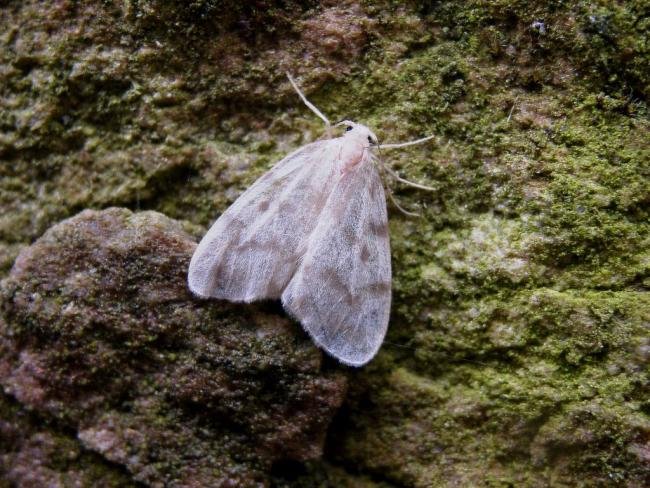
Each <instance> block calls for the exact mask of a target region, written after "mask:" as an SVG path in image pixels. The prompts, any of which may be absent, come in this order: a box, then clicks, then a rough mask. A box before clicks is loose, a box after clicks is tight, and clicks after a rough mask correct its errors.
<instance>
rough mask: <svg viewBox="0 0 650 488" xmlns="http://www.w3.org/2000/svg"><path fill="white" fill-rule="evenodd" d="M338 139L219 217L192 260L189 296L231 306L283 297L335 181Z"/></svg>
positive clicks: (291, 159)
mask: <svg viewBox="0 0 650 488" xmlns="http://www.w3.org/2000/svg"><path fill="white" fill-rule="evenodd" d="M335 141H336V140H329V141H317V142H314V143H312V144H308V145H306V146H304V147H303V148H301V149H299V150H297V151H295V152H294V153H292V154H290V155H289V156H287V157H286V158H284V159H283V160H282V161H280V162H279V163H277V164H276V165H275V166H274V167H273V168H272V169H270V170H269V171H268V172H267V173H265V174H264V175H262V176H261V177H260V178H259V179H258V180H257V181H256V182H255V183H253V185H251V187H250V188H249V189H248V190H246V191H245V192H244V193H243V194H242V195H241V196H240V197H239V198H238V199H237V200H236V201H235V202H234V203H233V204H232V205H231V206H230V207H229V208H228V209H227V210H226V211H225V212H224V213H223V214H222V215H221V216H220V217H219V218H218V219H217V221H216V222H215V223H214V224H213V225H212V227H211V228H210V230H209V231H208V233H207V234H206V235H205V237H203V239H202V240H201V242H200V243H199V245H198V247H197V248H196V250H195V252H194V255H193V256H192V260H191V262H190V267H189V271H188V285H189V288H190V290H191V291H192V292H193V293H194V294H196V295H198V296H201V297H213V298H220V299H226V300H230V301H235V302H251V301H254V300H260V299H265V298H280V295H281V293H282V290H283V289H284V288H285V287H286V285H287V283H288V282H289V280H290V279H291V276H292V275H293V274H294V273H295V271H296V269H297V267H298V262H299V259H300V256H301V255H302V254H303V253H304V250H305V243H306V240H307V238H308V237H309V235H310V234H311V232H312V230H313V228H314V226H315V225H316V221H317V219H318V215H319V214H320V213H321V211H322V209H323V206H324V205H325V202H326V200H327V196H328V194H329V192H330V191H331V189H332V187H333V186H334V184H335V182H336V175H337V174H338V173H339V170H338V169H337V168H336V167H335V166H336V161H338V144H337V143H336V142H335Z"/></svg>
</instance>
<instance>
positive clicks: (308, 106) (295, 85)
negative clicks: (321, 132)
mask: <svg viewBox="0 0 650 488" xmlns="http://www.w3.org/2000/svg"><path fill="white" fill-rule="evenodd" d="M285 74H286V75H287V78H289V82H290V83H291V86H293V89H294V90H296V92H297V93H298V96H299V97H300V99H301V100H302V101H303V103H304V104H305V105H307V108H309V110H311V111H312V112H314V113H315V114H316V115H317V116H318V117H319V118H320V119H321V120H322V121H323V122H325V125H326V126H327V133H328V135H329V133H330V127H331V126H332V124H331V123H330V121H329V119H328V118H327V117H325V115H324V114H323V112H321V111H320V110H318V108H317V107H316V105H314V104H313V103H311V102H310V101H309V100H307V97H306V96H305V95H304V94H303V93H302V91H300V88H298V85H297V84H296V82H295V81H294V79H293V77H292V76H291V75H290V74H289V72H288V71H286V72H285Z"/></svg>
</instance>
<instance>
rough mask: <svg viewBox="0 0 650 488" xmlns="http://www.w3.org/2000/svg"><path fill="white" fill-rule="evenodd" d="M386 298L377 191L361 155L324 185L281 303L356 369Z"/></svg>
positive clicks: (379, 335)
mask: <svg viewBox="0 0 650 488" xmlns="http://www.w3.org/2000/svg"><path fill="white" fill-rule="evenodd" d="M390 302H391V264H390V246H389V240H388V219H387V214H386V200H385V195H384V188H383V185H382V182H381V178H380V177H379V173H378V172H377V169H376V168H375V167H374V166H373V164H372V163H371V161H370V159H369V158H365V159H364V161H362V162H361V163H359V164H358V165H357V167H355V168H353V169H352V170H350V171H349V172H348V173H346V174H344V175H343V176H341V178H340V179H339V181H338V182H337V184H336V186H335V187H334V189H333V190H332V193H331V194H330V196H329V198H328V200H327V203H326V204H325V207H324V209H323V212H322V213H321V215H320V217H319V219H318V224H317V225H316V228H315V229H314V232H313V234H312V235H311V237H310V239H309V242H308V247H307V252H306V254H305V256H304V257H303V259H302V262H301V265H300V268H298V271H297V272H296V274H295V275H294V277H293V278H292V279H291V281H290V282H289V284H288V286H287V288H286V290H285V291H284V293H283V294H282V303H283V305H284V307H285V309H286V310H287V311H288V312H289V313H291V314H292V315H293V316H295V317H296V318H297V319H298V320H299V321H300V322H301V323H302V325H303V327H304V328H305V330H306V331H307V332H308V333H309V334H310V335H311V337H312V338H313V340H314V341H315V342H316V343H317V344H318V345H319V346H320V347H322V348H323V349H325V350H326V351H327V352H328V353H329V354H331V355H332V356H334V357H336V358H337V359H338V360H339V361H341V362H342V363H345V364H348V365H351V366H361V365H363V364H365V363H367V362H368V361H370V359H372V357H373V356H374V355H375V354H376V353H377V351H378V349H379V347H380V346H381V343H382V341H383V339H384V336H385V335H386V329H387V327H388V319H389V315H390Z"/></svg>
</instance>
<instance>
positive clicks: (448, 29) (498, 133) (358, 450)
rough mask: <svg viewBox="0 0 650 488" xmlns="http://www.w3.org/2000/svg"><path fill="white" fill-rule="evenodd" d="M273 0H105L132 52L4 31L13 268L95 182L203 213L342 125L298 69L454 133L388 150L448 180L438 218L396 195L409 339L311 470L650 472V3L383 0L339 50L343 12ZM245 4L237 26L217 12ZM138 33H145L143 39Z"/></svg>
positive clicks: (517, 474)
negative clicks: (13, 40)
mask: <svg viewBox="0 0 650 488" xmlns="http://www.w3.org/2000/svg"><path fill="white" fill-rule="evenodd" d="M271 3H273V2H269V5H268V6H269V8H266V9H258V10H256V8H254V7H251V6H239V7H237V6H235V8H234V9H233V10H232V11H230V12H225V13H224V12H218V13H217V14H216V13H215V8H216V7H215V5H216V4H215V3H214V2H208V1H206V2H193V3H192V4H191V5H188V6H186V7H184V8H177V7H168V6H164V5H161V4H159V2H129V3H128V4H126V6H125V7H124V11H123V12H120V11H118V10H110V9H108V7H106V9H107V10H106V11H104V12H103V15H104V16H107V17H104V18H115V19H120V20H124V21H125V22H115V24H116V25H123V27H120V28H118V27H116V28H115V31H116V32H115V33H114V34H113V35H108V34H101V35H99V39H100V40H101V43H104V44H108V45H111V46H112V48H113V50H112V51H107V52H108V53H109V54H105V55H103V56H102V55H100V54H101V53H98V54H92V53H90V54H88V53H87V51H80V50H79V44H75V43H73V42H71V39H69V38H68V40H67V41H66V40H65V39H63V40H59V41H58V42H57V43H56V44H55V47H56V49H55V51H54V52H49V51H45V50H39V49H38V46H36V48H35V49H34V50H33V51H34V52H32V53H30V54H24V53H12V52H10V51H7V52H5V53H4V54H3V56H4V60H5V62H6V63H7V65H11V66H12V67H11V68H10V69H7V70H5V71H3V72H2V73H1V74H0V76H2V81H3V82H4V83H5V86H7V87H8V89H9V90H11V91H12V93H13V94H14V96H15V103H16V107H18V108H17V109H15V110H13V111H7V112H6V113H4V114H2V115H0V118H1V119H0V123H1V124H2V125H3V127H9V128H10V129H11V130H8V131H7V132H6V133H5V134H3V136H2V138H1V139H0V152H1V154H2V155H3V156H5V157H6V158H8V159H9V160H10V161H11V164H10V165H8V166H6V167H3V168H2V169H0V171H1V172H2V180H1V182H0V184H1V185H2V187H1V189H2V191H1V192H0V194H1V195H2V197H0V198H1V199H2V200H1V202H0V203H1V204H2V206H3V209H5V212H4V213H3V215H2V217H0V240H1V241H2V245H3V251H2V254H0V256H1V257H2V263H4V265H3V269H6V268H7V266H8V265H9V263H10V261H11V259H12V257H13V256H14V255H15V253H16V252H17V249H18V248H19V247H20V246H21V245H24V244H25V243H27V242H29V241H30V240H32V239H34V238H35V237H36V236H38V235H40V234H41V233H42V232H43V231H44V230H45V229H46V228H47V227H48V226H50V225H51V224H52V223H53V222H54V221H56V220H58V219H60V218H62V217H66V216H68V215H71V214H72V213H74V212H76V211H77V210H79V209H81V208H84V207H88V206H95V207H104V206H108V205H114V204H119V205H124V206H128V207H130V208H132V209H149V208H151V209H157V210H160V211H163V212H165V213H166V214H167V215H169V216H171V217H174V218H178V219H184V220H187V221H191V222H192V223H193V227H192V231H193V233H195V234H196V235H200V234H201V230H200V229H201V228H202V227H203V226H206V225H208V224H209V223H210V222H211V221H212V220H213V219H214V218H215V217H216V215H218V214H219V213H220V212H221V211H223V210H224V209H225V208H226V207H227V206H228V205H229V204H230V203H231V202H232V201H233V200H234V198H236V196H237V195H238V194H239V193H240V192H241V191H242V190H243V189H244V188H245V187H246V186H248V185H249V184H250V183H251V182H252V181H254V179H255V178H256V177H258V176H259V175H260V174H262V173H263V172H264V171H265V170H266V169H268V168H269V167H270V166H271V165H272V164H273V163H274V162H275V161H277V160H279V159H280V158H281V157H282V156H283V155H285V154H287V153H288V152H289V151H290V150H292V149H295V148H296V147H298V146H300V145H301V144H303V143H305V142H307V141H309V140H313V139H315V138H316V137H319V136H320V135H321V134H322V125H321V124H320V121H318V120H317V119H315V117H313V116H312V115H311V114H310V113H309V112H308V110H307V109H306V108H304V107H303V106H302V105H301V104H300V102H299V100H298V99H297V97H296V96H295V94H293V93H292V92H291V90H290V89H289V87H288V85H287V84H286V82H285V81H284V74H283V72H284V70H285V69H289V70H291V71H292V72H293V73H294V74H298V75H300V81H301V84H302V86H304V87H305V89H306V91H307V94H308V96H309V97H310V98H311V99H312V100H313V101H314V102H315V103H316V104H317V105H318V106H319V107H320V108H321V109H322V110H323V111H324V112H325V113H326V114H327V115H328V116H329V117H330V118H331V119H332V120H338V119H341V118H343V117H346V118H352V119H355V120H359V121H360V122H363V123H366V124H368V125H370V126H371V127H372V128H373V129H374V130H375V132H376V133H377V134H378V136H379V138H380V140H382V141H397V140H406V139H410V138H415V137H418V136H421V135H425V134H434V135H435V136H436V138H435V139H434V141H433V142H432V143H430V144H428V145H423V146H418V147H414V148H411V149H409V150H405V151H403V152H400V153H397V152H390V153H389V152H386V153H385V154H383V157H384V159H386V161H387V162H389V163H390V164H392V165H393V166H394V167H395V168H397V169H398V170H399V171H400V172H401V173H402V174H403V175H404V176H407V177H408V178H409V179H413V180H416V181H420V182H422V183H425V184H427V185H430V186H433V187H434V188H435V189H436V191H435V192H433V193H426V192H420V191H417V190H413V189H407V188H403V187H400V186H397V187H396V189H395V190H396V193H397V197H398V199H399V200H400V202H401V203H402V204H403V205H404V206H406V207H408V208H411V209H416V210H419V211H420V212H421V213H422V217H421V218H418V219H408V218H406V217H404V216H402V215H401V214H399V213H398V212H396V211H394V209H393V208H392V207H390V206H389V208H390V213H391V223H390V228H391V237H392V256H393V269H394V283H393V290H394V301H393V307H392V322H391V327H390V330H389V335H388V338H387V341H386V344H385V345H384V346H383V348H382V351H381V353H380V355H379V356H378V358H377V359H375V360H374V361H373V363H371V365H370V366H368V367H367V368H366V369H364V370H362V371H360V372H358V373H356V375H355V381H353V382H352V384H353V389H352V392H351V394H350V400H349V403H348V405H347V407H346V410H345V413H346V414H347V415H342V417H345V418H341V419H339V421H338V423H337V424H336V425H335V426H334V428H333V433H332V438H331V439H330V441H329V444H328V445H329V448H328V449H327V451H326V452H327V456H326V457H327V462H325V463H323V464H322V465H317V466H308V467H306V468H305V467H303V468H301V469H304V471H303V472H302V474H301V475H300V477H299V478H300V479H299V480H298V481H296V480H293V481H295V482H296V483H298V482H299V481H300V482H302V483H307V486H309V481H314V482H315V481H316V480H319V482H322V483H324V484H326V483H327V480H329V481H330V482H331V480H333V479H334V480H338V481H337V482H336V483H334V482H332V483H331V484H335V485H342V484H343V482H341V481H340V480H341V479H343V478H345V479H348V480H352V481H350V482H351V483H352V484H353V485H354V483H355V482H358V483H361V484H362V485H363V484H364V483H371V482H370V481H368V479H371V480H372V484H374V483H378V484H384V483H385V484H388V485H390V484H402V485H408V486H432V485H433V486H445V485H452V484H456V485H466V486H540V485H548V484H552V485H553V486H607V485H612V484H628V485H629V486H634V485H635V484H638V485H641V484H643V480H644V479H645V478H646V477H647V475H648V471H650V467H648V461H647V454H645V457H644V452H646V451H644V450H643V449H644V447H643V442H644V441H643V438H644V436H647V432H648V430H649V429H650V425H649V420H648V412H649V411H650V410H649V409H648V406H647V400H644V397H643V393H642V392H643V390H642V388H643V382H644V380H645V376H644V375H645V374H646V373H647V372H646V371H645V369H644V366H643V365H644V362H645V361H647V347H648V345H647V338H646V336H647V330H646V329H645V327H647V323H648V320H650V319H649V317H648V315H647V313H648V312H647V311H648V309H649V308H650V306H649V305H650V304H649V303H648V299H647V290H648V288H649V287H650V254H649V251H648V250H649V249H650V233H649V230H650V229H649V227H650V224H648V222H649V217H650V215H649V214H648V208H649V205H648V202H649V197H648V195H650V174H649V169H648V160H649V159H650V146H649V143H648V141H649V140H650V138H649V134H650V130H649V129H650V123H649V122H648V118H647V114H648V111H647V101H648V96H649V95H650V91H649V90H650V85H648V80H649V79H650V64H649V63H650V61H649V60H650V56H649V55H648V45H647V40H646V38H647V35H646V32H647V30H648V22H649V21H648V13H647V7H646V6H645V4H644V3H643V2H642V1H628V2H619V3H615V2H606V1H598V2H595V3H594V2H586V1H582V0H575V1H570V2H567V1H559V0H558V1H551V2H538V1H534V2H524V1H520V0H500V1H496V2H484V1H478V0H476V1H469V2H456V1H443V2H437V1H436V2H432V1H422V2H406V3H405V2H392V1H370V0H367V1H363V2H360V5H361V9H360V10H358V11H355V12H354V15H353V16H350V17H346V25H349V26H350V28H349V29H348V30H346V31H345V32H346V36H347V38H353V41H349V39H348V41H346V42H351V43H352V44H346V43H345V42H344V41H340V44H337V46H338V47H337V49H336V50H334V54H331V53H330V52H327V51H317V50H316V49H317V48H314V47H310V46H311V45H309V44H306V42H307V41H306V40H305V39H304V38H302V37H300V36H301V35H302V33H303V32H304V29H305V24H303V20H305V19H314V18H317V16H318V15H319V14H320V13H321V12H322V10H319V9H314V10H311V11H309V10H308V11H306V10H300V9H299V10H292V9H291V6H292V5H293V4H292V3H291V2H288V3H286V8H284V7H282V4H277V5H276V4H273V5H270V4H271ZM265 5H266V4H265ZM323 8H326V7H323ZM291 12H293V13H291ZM337 15H339V16H342V15H344V14H342V13H340V12H338V13H337ZM111 16H114V17H111ZM224 16H225V17H224ZM242 16H243V18H245V20H246V22H247V24H246V25H245V26H244V27H243V28H242V30H240V29H239V28H238V27H237V28H235V27H232V26H233V25H234V24H233V19H234V18H240V17H242ZM224 18H225V19H226V20H227V22H225V23H224V25H229V26H230V27H232V29H231V30H228V29H230V27H228V28H224V29H225V30H219V29H212V28H211V26H212V24H211V22H214V21H215V19H224ZM161 19H162V20H164V21H162V22H161ZM355 22H359V23H358V24H356V23H355ZM357 25H361V26H362V28H361V30H362V31H363V36H359V37H358V39H359V40H357V38H356V37H354V36H353V35H352V34H353V29H352V27H354V26H357ZM170 26H176V27H170ZM246 26H248V27H246ZM311 28H312V29H316V27H313V26H312V27H311ZM120 29H122V30H120ZM321 33H322V32H321ZM226 34H227V35H226ZM10 35H16V33H15V32H14V34H11V33H9V34H6V36H10ZM105 36H108V37H105ZM113 36H114V37H113ZM119 36H134V37H135V38H136V39H143V40H144V41H143V42H142V44H141V45H139V47H138V49H137V50H133V51H132V52H123V51H121V49H123V48H122V47H120V46H121V44H120V43H119V42H118V37H119ZM346 36H344V37H346ZM77 42H81V41H77ZM94 42H95V44H99V42H98V41H94ZM156 42H159V43H160V46H159V47H158V48H155V47H152V46H155V45H156ZM111 43H112V44H111ZM276 43H277V44H276ZM269 45H273V46H274V47H273V49H274V50H273V52H271V51H269V50H267V48H266V46H269ZM81 52H84V53H86V54H84V55H81V54H80V53H81ZM278 53H280V54H278ZM305 53H308V54H309V55H310V56H305ZM61 60H62V61H61ZM125 60H131V61H132V62H131V63H125V62H124V61H125ZM73 65H74V66H76V68H75V72H74V76H72V77H71V78H70V77H68V76H67V73H68V71H69V69H70V68H71V66H73ZM127 66H130V68H127ZM134 66H135V68H133V67H134ZM215 66H219V69H216V68H215ZM125 80H128V82H126V81H125ZM76 92H78V93H81V94H82V95H83V96H82V97H80V100H79V104H78V105H77V106H75V107H74V108H73V110H72V111H70V110H68V109H65V108H64V107H66V106H67V102H66V100H67V98H66V97H67V96H68V95H69V94H70V93H76ZM37 102H38V103H37ZM27 121H28V122H27ZM0 265H1V264H0ZM136 269H137V266H136V265H134V268H133V271H134V272H136ZM251 347H252V350H251V351H252V352H255V351H260V350H262V351H263V348H264V345H263V344H258V343H255V344H253V345H252V346H251ZM258 348H261V349H258ZM242 360H243V359H242ZM644 402H645V403H644ZM280 471H282V470H280ZM351 473H355V476H353V475H352V474H351ZM356 474H359V476H360V477H359V478H358V479H357V478H356ZM287 476H288V475H287V474H286V473H279V474H278V476H277V480H276V481H277V482H278V484H282V482H283V480H284V481H286V482H287V483H289V481H291V480H289V481H287V479H288V478H287ZM289 478H290V477H289Z"/></svg>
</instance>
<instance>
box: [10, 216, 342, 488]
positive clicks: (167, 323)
mask: <svg viewBox="0 0 650 488" xmlns="http://www.w3.org/2000/svg"><path fill="white" fill-rule="evenodd" d="M194 247H195V243H194V241H193V240H192V239H191V238H190V237H189V235H188V234H186V233H185V232H184V231H183V230H182V229H181V228H180V226H179V225H178V224H177V223H176V222H174V221H172V220H170V219H168V218H166V217H164V216H162V215H161V214H157V213H155V212H144V213H139V214H132V213H131V212H130V211H128V210H125V209H108V210H105V211H101V212H96V211H90V210H88V211H84V212H82V213H81V214H79V215H78V216H76V217H74V218H71V219H68V220H66V221H64V222H62V223H61V224H59V225H56V226H55V227H53V228H52V229H51V230H49V231H48V232H47V233H46V234H45V235H44V236H43V237H42V238H41V239H39V240H38V241H37V242H36V243H35V244H34V245H32V246H31V247H29V248H27V249H25V250H24V251H23V252H22V253H21V254H20V255H19V256H18V259H17V260H16V263H15V265H14V268H13V270H12V273H11V275H10V277H9V278H8V279H6V280H5V281H4V282H3V285H2V296H3V316H4V319H5V323H4V324H3V326H2V329H1V331H0V332H1V335H2V340H1V342H0V383H1V384H2V386H3V388H4V391H5V394H7V395H11V396H12V397H14V398H15V399H16V400H17V401H18V402H19V403H20V404H22V405H23V406H25V407H28V408H29V409H30V410H31V411H32V412H33V413H34V414H35V415H39V416H40V417H41V418H43V419H53V420H54V421H56V423H57V425H60V426H61V428H64V429H68V430H69V431H72V432H76V437H77V439H78V441H79V443H80V446H75V443H74V442H72V441H71V440H69V439H67V440H66V442H68V443H70V444H72V447H70V448H69V449H70V450H71V454H70V455H69V457H70V458H71V459H73V460H74V459H76V458H77V457H79V453H78V452H77V451H79V450H80V448H81V447H83V448H85V450H87V451H92V452H95V453H98V454H101V455H102V456H103V457H104V458H105V459H106V460H108V461H111V462H112V463H114V464H115V465H119V466H124V467H125V468H126V470H128V472H129V473H131V474H132V476H133V479H134V480H136V481H140V482H144V483H146V484H149V485H152V486H230V485H231V486H244V485H254V484H259V485H263V484H265V479H266V477H265V473H267V472H268V471H269V470H270V469H271V468H272V467H273V465H274V464H277V463H279V462H286V461H290V460H293V461H307V460H311V459H317V458H319V457H320V455H321V454H322V447H323V442H324V438H325V429H326V428H327V426H328V425H329V422H330V420H331V418H332V416H333V414H334V413H335V412H336V410H337V409H338V407H339V406H340V405H341V403H342V401H343V398H344V392H345V384H346V381H345V378H344V377H343V376H342V374H341V373H340V372H336V371H329V372H323V371H322V361H321V354H320V352H319V351H318V350H317V349H316V348H315V347H314V346H312V345H311V343H310V342H309V340H308V339H307V338H306V337H305V334H302V333H301V331H300V329H299V327H296V325H294V324H291V322H290V321H289V320H288V319H286V318H283V317H281V316H279V315H278V314H277V313H273V312H272V311H264V307H263V306H260V307H241V306H236V305H232V304H223V303H221V304H219V303H216V304H215V303H214V301H212V302H205V301H199V300H195V299H193V298H192V297H191V296H190V294H189V292H188V291H187V286H186V270H187V266H188V264H189V259H190V257H191V255H192V251H193V250H194ZM7 428H8V429H9V430H11V429H14V430H16V429H17V430H19V431H20V430H21V429H20V428H19V427H15V426H13V427H12V426H11V425H9V426H8V427H7ZM2 435H3V438H4V439H3V440H7V441H8V440H9V438H5V436H6V435H7V434H4V433H3V434H2ZM9 435H10V434H9ZM15 435H16V436H25V434H24V433H22V432H19V433H17V434H15ZM52 435H53V434H49V433H44V434H40V433H35V434H33V435H32V436H30V437H29V438H28V439H22V438H21V442H20V446H19V448H18V449H17V451H16V452H15V453H12V454H9V455H5V458H4V463H3V464H4V468H5V469H6V470H7V472H8V479H9V480H11V481H14V482H16V483H17V484H18V485H23V484H24V483H28V482H30V481H31V480H32V477H38V479H39V480H40V483H41V484H40V486H46V485H50V484H52V483H55V482H56V480H58V479H59V477H61V476H64V475H65V476H68V477H69V478H70V477H72V474H68V473H64V472H63V471H62V470H56V469H54V468H52V469H50V470H46V469H45V468H43V470H42V472H39V471H38V470H34V467H35V466H36V465H37V464H40V462H42V461H43V458H44V457H46V455H41V456H37V457H36V458H33V457H32V456H30V455H27V452H26V451H28V452H29V451H31V450H32V449H36V448H34V447H33V444H34V442H35V441H34V439H33V437H34V436H38V437H39V439H38V445H39V446H40V449H43V450H46V449H49V451H53V450H56V449H57V447H56V439H50V437H52ZM43 446H45V447H43ZM48 446H51V447H48ZM50 453H51V452H50ZM59 455H60V456H64V457H65V456H68V454H65V453H63V454H59ZM86 456H87V455H86ZM117 474H118V475H120V477H121V478H123V477H124V473H122V472H119V471H118V472H117ZM118 479H119V478H118ZM36 484H38V483H36Z"/></svg>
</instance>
